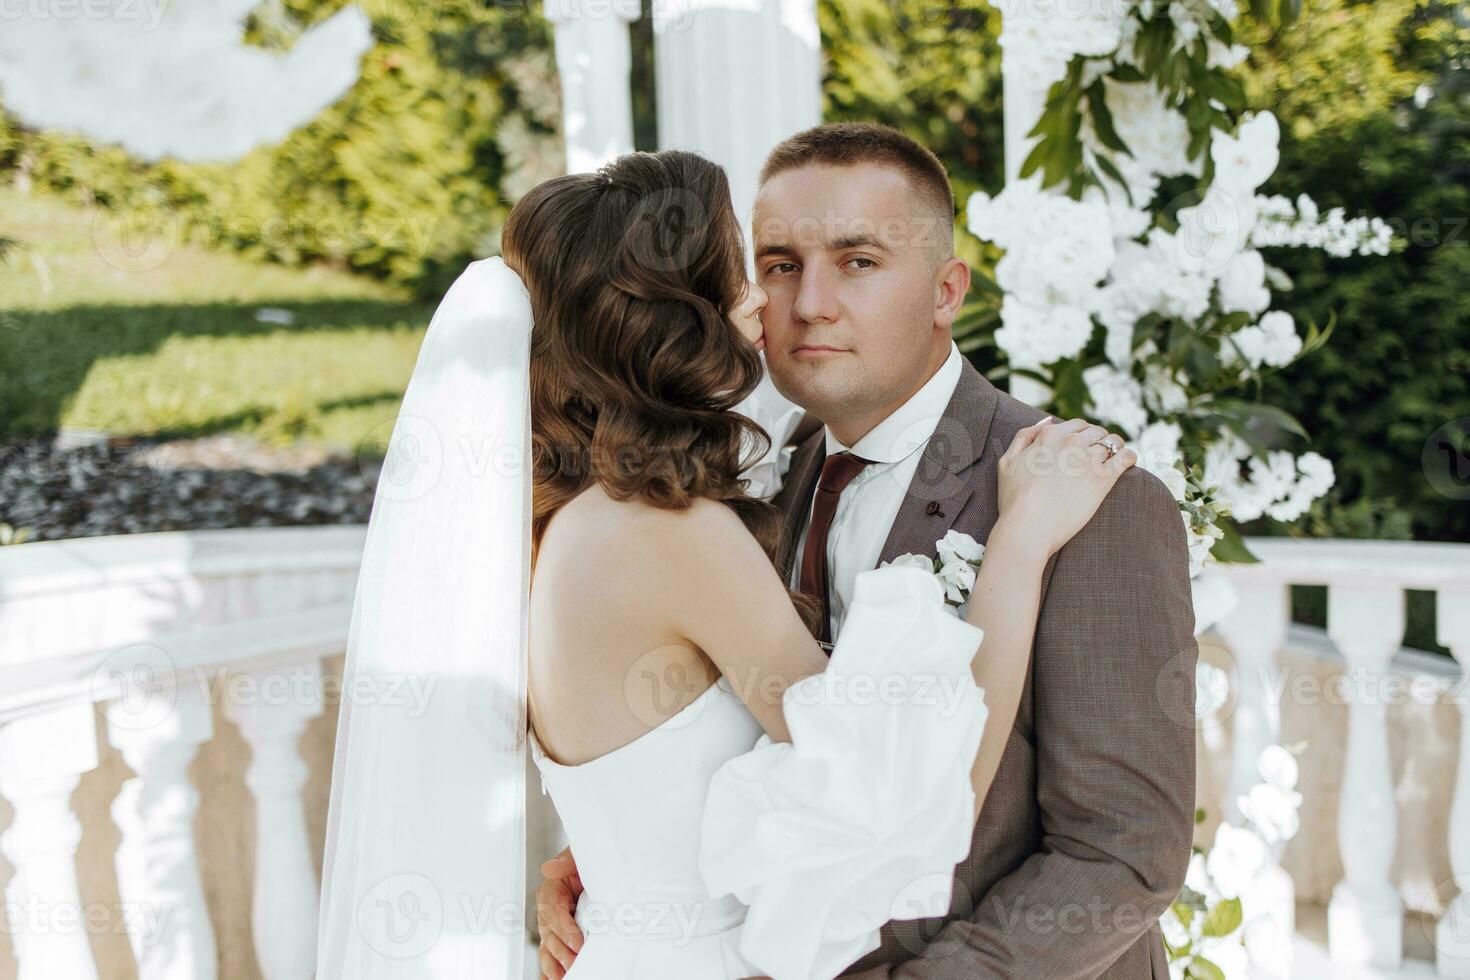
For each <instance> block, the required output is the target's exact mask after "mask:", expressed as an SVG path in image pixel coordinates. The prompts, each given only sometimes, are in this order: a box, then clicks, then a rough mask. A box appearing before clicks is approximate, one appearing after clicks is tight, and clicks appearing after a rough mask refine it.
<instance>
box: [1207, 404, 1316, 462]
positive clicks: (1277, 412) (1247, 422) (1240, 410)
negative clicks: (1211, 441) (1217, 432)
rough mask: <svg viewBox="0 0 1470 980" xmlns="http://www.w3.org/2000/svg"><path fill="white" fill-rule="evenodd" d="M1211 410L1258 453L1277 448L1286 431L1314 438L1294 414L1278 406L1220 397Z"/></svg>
mask: <svg viewBox="0 0 1470 980" xmlns="http://www.w3.org/2000/svg"><path fill="white" fill-rule="evenodd" d="M1208 408H1209V411H1210V412H1212V413H1213V414H1215V415H1217V416H1219V418H1220V419H1221V421H1223V422H1224V423H1225V424H1226V425H1228V426H1230V428H1231V429H1232V430H1233V431H1234V432H1235V433H1236V434H1237V435H1239V436H1240V437H1241V438H1242V439H1244V440H1245V441H1246V442H1247V443H1249V444H1250V446H1251V448H1252V449H1254V450H1255V451H1256V452H1257V453H1260V452H1263V451H1264V450H1266V449H1268V448H1270V447H1271V446H1272V445H1274V444H1275V443H1276V442H1277V441H1278V437H1279V436H1280V434H1281V433H1283V432H1287V433H1290V434H1292V435H1295V436H1300V437H1301V438H1303V439H1310V436H1308V435H1307V430H1306V429H1304V428H1302V424H1301V423H1300V422H1298V421H1297V420H1296V419H1295V418H1294V417H1292V415H1291V414H1290V413H1288V412H1286V411H1284V410H1282V409H1280V408H1277V407H1276V406H1275V405H1267V404H1265V403H1264V402H1247V401H1241V400H1239V399H1233V398H1217V399H1215V400H1214V401H1213V402H1211V403H1210V404H1209V406H1208Z"/></svg>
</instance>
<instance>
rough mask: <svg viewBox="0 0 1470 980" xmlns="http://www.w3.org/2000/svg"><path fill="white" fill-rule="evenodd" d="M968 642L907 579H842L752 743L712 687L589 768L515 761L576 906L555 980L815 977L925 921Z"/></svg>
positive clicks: (947, 860)
mask: <svg viewBox="0 0 1470 980" xmlns="http://www.w3.org/2000/svg"><path fill="white" fill-rule="evenodd" d="M981 635H982V634H981V631H980V630H979V629H977V628H976V627H974V626H971V625H969V624H967V623H965V622H964V621H963V620H961V619H959V618H957V617H956V616H955V615H954V614H953V613H952V612H951V611H949V609H948V608H947V607H946V605H945V603H944V597H943V591H942V589H941V587H940V585H939V583H938V582H937V580H936V579H935V578H934V577H933V576H932V575H929V574H927V573H926V572H924V571H921V570H918V569H915V568H912V567H902V566H886V567H883V568H879V569H874V570H871V571H867V572H863V573H862V574H860V575H859V576H858V579H857V587H856V590H855V594H854V603H853V608H852V611H851V612H850V613H849V617H848V619H847V621H846V623H845V624H844V627H843V630H842V633H841V635H840V636H839V638H838V640H837V644H836V647H835V648H834V650H833V653H832V659H831V661H830V663H829V664H828V668H827V670H826V671H825V672H823V673H821V674H816V675H813V676H811V677H808V678H805V679H804V680H802V681H800V682H798V683H797V684H794V685H792V686H791V687H790V688H788V689H787V691H786V693H785V696H784V699H783V708H784V711H785V717H786V721H787V723H788V726H789V728H790V730H791V736H792V741H791V742H790V743H777V742H772V741H771V739H770V737H769V736H768V735H766V734H764V732H763V731H762V729H761V727H760V724H759V723H758V722H757V721H756V719H755V717H754V716H753V715H752V714H751V713H750V711H749V710H748V709H747V708H746V706H745V704H744V703H743V702H742V701H741V700H740V698H739V697H738V696H737V695H736V693H735V692H734V690H733V688H732V687H731V686H730V684H729V683H728V681H726V680H725V679H724V678H721V679H720V680H719V681H717V682H716V683H715V684H713V685H712V686H711V687H709V688H708V689H706V690H705V691H704V692H703V693H702V694H700V695H699V696H698V697H697V698H695V700H694V701H692V702H691V703H690V704H688V705H687V706H685V707H684V708H683V709H682V710H681V711H679V712H678V713H677V714H675V715H674V716H673V717H671V718H669V719H668V720H667V721H665V722H664V723H663V724H662V725H660V726H658V727H657V728H655V729H653V730H652V731H649V732H647V733H645V734H644V735H642V736H640V737H639V738H637V739H635V740H633V741H632V742H630V743H628V744H626V745H623V746H621V747H620V748H617V749H615V750H613V751H612V752H609V753H607V754H605V755H602V756H599V757H598V758H596V759H593V760H591V761H589V762H586V763H583V764H580V765H575V766H565V765H561V764H559V763H557V762H555V761H553V760H552V759H550V758H549V757H548V756H547V755H546V752H545V750H544V748H543V747H542V746H541V745H540V744H539V742H538V741H537V740H536V736H535V734H534V732H532V734H531V743H530V744H531V755H532V757H533V758H534V760H535V762H536V766H537V768H538V769H539V771H540V773H541V777H542V785H543V788H544V791H546V792H549V793H550V795H551V797H552V801H553V802H554V804H555V805H556V809H557V813H558V814H559V815H560V817H561V819H562V823H563V825H564V826H565V828H566V831H567V835H568V838H569V840H570V842H571V847H572V852H573V854H574V855H575V857H576V860H577V869H578V872H579V874H580V876H581V879H582V883H583V885H584V887H585V892H584V893H583V894H582V896H581V898H580V900H579V901H578V904H577V911H576V919H577V923H578V925H579V926H580V927H581V929H582V932H583V936H584V938H585V945H584V946H583V947H582V950H581V952H580V953H579V954H578V956H577V958H576V961H575V962H574V963H573V965H572V969H571V970H570V971H569V973H568V980H628V978H637V980H733V978H739V977H750V976H757V975H770V976H772V977H774V978H775V980H825V978H829V977H834V976H836V975H838V974H839V973H841V972H842V970H843V969H844V968H845V967H847V966H848V965H850V964H851V963H852V962H853V961H855V960H857V959H858V958H860V957H861V956H863V955H864V954H865V953H867V952H869V951H870V950H872V949H874V948H876V947H877V945H878V939H879V936H878V930H879V927H880V926H882V924H883V923H884V922H885V921H887V920H889V919H894V918H919V917H923V916H931V915H940V914H943V913H944V912H945V911H946V910H947V909H948V907H949V901H950V887H951V884H952V880H953V873H954V865H955V864H956V863H957V862H959V861H960V860H962V859H963V858H964V857H965V855H967V854H968V853H969V851H970V838H971V833H972V831H973V816H972V814H973V807H974V794H973V792H972V790H971V786H970V768H971V765H972V763H973V760H974V758H975V754H976V752H977V751H978V747H979V743H980V736H981V733H982V731H983V729H984V725H985V717H986V706H985V703H984V698H983V692H982V691H981V690H980V689H979V688H977V687H976V686H975V684H974V680H973V677H972V675H971V666H970V664H971V660H972V659H973V657H974V655H975V652H976V649H977V648H978V646H979V642H980V638H981Z"/></svg>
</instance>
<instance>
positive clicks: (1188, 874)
mask: <svg viewBox="0 0 1470 980" xmlns="http://www.w3.org/2000/svg"><path fill="white" fill-rule="evenodd" d="M1184 884H1185V885H1186V886H1187V887H1188V888H1189V890H1190V891H1196V892H1199V893H1200V894H1201V895H1204V896H1205V897H1206V898H1210V897H1214V896H1215V894H1216V893H1215V885H1214V883H1213V882H1212V881H1210V873H1209V871H1208V870H1206V866H1205V856H1204V855H1203V854H1198V853H1196V854H1191V855H1190V856H1189V868H1188V869H1187V870H1186V871H1185V872H1184Z"/></svg>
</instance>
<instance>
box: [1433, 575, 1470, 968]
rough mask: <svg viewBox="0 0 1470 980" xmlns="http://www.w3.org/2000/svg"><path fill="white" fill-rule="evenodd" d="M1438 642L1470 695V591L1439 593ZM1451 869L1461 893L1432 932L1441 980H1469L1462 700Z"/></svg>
mask: <svg viewBox="0 0 1470 980" xmlns="http://www.w3.org/2000/svg"><path fill="white" fill-rule="evenodd" d="M1436 620H1437V622H1438V624H1439V625H1438V632H1439V642H1440V645H1441V646H1446V647H1449V648H1450V651H1451V652H1452V653H1454V655H1455V659H1456V660H1458V661H1459V662H1460V671H1461V673H1462V674H1463V675H1464V676H1465V678H1466V681H1465V683H1462V684H1461V685H1460V686H1459V690H1461V691H1463V692H1464V693H1465V694H1470V592H1450V591H1446V590H1441V591H1440V593H1439V599H1438V610H1437V614H1436ZM1450 869H1451V870H1452V871H1453V872H1454V875H1455V885H1456V886H1457V887H1458V888H1459V890H1460V893H1459V895H1457V896H1456V897H1455V899H1454V901H1453V902H1451V903H1450V907H1449V908H1448V909H1446V910H1445V914H1444V917H1443V918H1442V919H1440V920H1439V926H1438V928H1437V929H1436V930H1435V933H1434V947H1435V962H1436V965H1437V966H1438V968H1439V975H1440V976H1442V977H1454V978H1456V980H1470V701H1467V700H1466V699H1465V698H1463V697H1462V698H1461V700H1460V761H1459V765H1458V766H1457V768H1456V773H1455V800H1454V803H1453V805H1452V806H1451V809H1450Z"/></svg>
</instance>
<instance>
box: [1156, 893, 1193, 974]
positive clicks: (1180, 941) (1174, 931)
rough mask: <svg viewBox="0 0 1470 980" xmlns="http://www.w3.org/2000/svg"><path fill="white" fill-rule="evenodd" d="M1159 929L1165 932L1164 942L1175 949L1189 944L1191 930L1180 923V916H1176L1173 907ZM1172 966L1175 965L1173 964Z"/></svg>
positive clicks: (1160, 923) (1165, 914) (1166, 913)
mask: <svg viewBox="0 0 1470 980" xmlns="http://www.w3.org/2000/svg"><path fill="white" fill-rule="evenodd" d="M1159 928H1161V929H1162V930H1163V932H1164V941H1165V942H1166V943H1168V944H1169V945H1170V946H1173V947H1174V948H1175V949H1178V948H1180V947H1181V946H1183V945H1184V944H1185V943H1187V942H1189V930H1187V929H1185V928H1184V925H1183V923H1181V922H1180V921H1179V916H1177V915H1175V914H1174V909H1173V906H1170V908H1169V909H1168V911H1166V912H1165V913H1164V916H1163V918H1161V919H1160V920H1159ZM1170 966H1173V964H1172V963H1171V964H1170Z"/></svg>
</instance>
